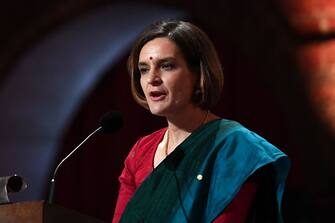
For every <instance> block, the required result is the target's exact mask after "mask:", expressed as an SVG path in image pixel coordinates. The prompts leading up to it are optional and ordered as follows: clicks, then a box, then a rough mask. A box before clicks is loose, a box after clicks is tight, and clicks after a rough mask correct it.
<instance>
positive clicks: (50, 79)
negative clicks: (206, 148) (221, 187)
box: [0, 0, 335, 223]
mask: <svg viewBox="0 0 335 223" xmlns="http://www.w3.org/2000/svg"><path fill="white" fill-rule="evenodd" d="M0 4H1V7H0V18H1V19H0V27H1V35H0V106H1V109H0V110H1V111H0V123H1V125H0V175H1V176H7V175H11V174H14V173H16V174H19V175H21V176H23V177H25V178H26V180H27V181H28V189H27V190H26V191H24V192H22V193H21V194H13V195H12V196H11V197H10V198H11V199H12V200H13V201H28V200H41V199H46V197H47V193H48V185H49V181H50V178H51V174H52V171H53V169H54V168H55V166H56V164H57V163H58V162H59V161H60V160H61V159H62V158H63V157H65V155H66V154H68V153H69V152H70V151H71V150H72V149H73V148H74V147H75V146H76V145H77V144H78V143H79V142H80V141H82V140H83V139H84V138H85V137H86V136H87V135H88V134H89V133H90V132H92V131H93V130H94V129H95V128H96V127H97V126H98V120H99V118H100V116H101V115H102V114H104V113H105V112H107V111H110V110H117V111H120V112H121V113H122V114H123V117H124V120H125V125H124V127H123V128H122V129H121V130H120V131H119V132H118V133H116V134H113V135H97V136H96V137H95V138H94V139H92V140H90V141H89V142H88V143H87V144H86V145H84V148H82V150H80V151H78V154H75V155H74V156H73V157H72V158H71V160H68V162H67V163H65V164H64V166H62V168H61V169H60V170H59V172H58V177H57V184H56V192H55V203H57V204H59V205H62V206H64V207H67V208H70V209H74V210H77V211H79V212H81V213H84V214H87V215H91V216H94V217H96V218H99V219H102V220H105V221H111V218H112V216H113V211H114V207H115V202H116V197H117V192H118V176H119V174H120V173H121V170H122V168H123V160H124V158H125V157H126V155H127V154H128V152H129V150H130V148H131V146H132V145H133V144H134V143H135V141H136V140H137V139H138V138H139V137H140V136H143V135H145V134H148V133H150V132H152V131H154V130H156V129H158V128H161V127H164V126H165V125H166V123H165V121H164V120H163V119H161V118H158V117H154V116H152V115H151V114H150V113H149V112H148V111H146V110H145V109H143V108H141V107H140V106H138V105H137V104H136V103H135V102H134V101H133V100H132V97H131V94H130V88H129V83H130V82H129V81H130V80H129V76H128V74H127V71H126V60H127V55H128V53H129V49H130V47H131V45H132V43H133V41H134V39H135V38H136V36H137V35H138V33H139V32H140V31H141V30H142V29H143V28H144V27H145V26H146V25H148V24H150V23H151V22H153V21H156V20H160V19H164V18H165V19H166V18H178V19H184V20H187V21H191V22H193V23H195V24H196V25H198V26H199V27H201V28H202V29H203V30H205V31H206V32H207V33H208V35H209V36H210V38H211V39H212V40H213V42H214V44H215V46H216V48H217V50H218V53H219V56H220V58H221V60H222V64H223V68H224V73H225V87H224V91H223V94H222V100H221V102H220V103H219V105H218V106H217V107H216V108H215V111H214V112H215V113H217V114H218V115H219V116H221V117H224V118H228V119H234V120H237V121H239V122H240V123H242V124H243V125H245V126H246V127H248V128H249V129H252V130H253V131H255V132H256V133H258V134H260V135H262V136H263V137H265V138H266V139H268V140H269V141H270V142H272V143H273V144H275V145H276V146H277V147H279V148H280V149H282V150H283V151H284V152H285V153H287V154H288V155H289V157H290V158H291V161H292V167H291V171H290V175H289V178H288V181H287V186H286V190H285V194H284V200H283V213H284V219H285V222H304V223H305V222H307V223H308V222H327V219H329V218H330V217H332V211H333V210H334V208H335V191H334V189H333V188H335V165H334V164H333V157H334V155H335V143H334V138H335V137H334V136H335V41H334V40H335V35H334V34H335V17H334V16H332V15H334V13H335V3H334V2H333V1H330V0H319V1H318V0H315V1H310V0H291V1H290V0H259V1H257V2H255V1H250V0H249V1H248V0H220V1H215V0H210V1H190V0H186V1H176V0H169V1H167V0H160V1H149V0H147V1H112V0H109V1H108V0H95V1H89V0H80V1H79V0H57V1H56V0H49V1H41V0H31V1H22V0H21V1H18V0H14V1H6V2H2V3H0ZM333 17H334V18H333Z"/></svg>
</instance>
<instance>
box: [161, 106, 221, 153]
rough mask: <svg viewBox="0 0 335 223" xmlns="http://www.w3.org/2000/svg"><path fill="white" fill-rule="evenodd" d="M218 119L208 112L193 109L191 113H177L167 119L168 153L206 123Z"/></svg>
mask: <svg viewBox="0 0 335 223" xmlns="http://www.w3.org/2000/svg"><path fill="white" fill-rule="evenodd" d="M216 118H218V117H217V116H215V115H213V114H211V113H210V112H209V111H208V110H202V109H200V108H194V109H192V111H187V112H184V113H182V112H179V113H178V115H175V116H170V117H167V121H168V138H169V140H168V149H167V150H168V152H169V153H170V152H171V151H173V150H174V148H175V147H177V146H178V145H179V144H180V143H181V142H183V141H184V140H185V139H186V138H187V137H188V136H189V135H190V134H191V133H192V132H193V131H194V130H196V129H197V128H199V127H201V126H202V125H204V124H205V123H206V122H208V121H210V120H213V119H216Z"/></svg>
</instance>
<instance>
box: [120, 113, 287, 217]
mask: <svg viewBox="0 0 335 223" xmlns="http://www.w3.org/2000/svg"><path fill="white" fill-rule="evenodd" d="M267 164H271V165H273V168H274V170H275V187H276V188H275V189H276V190H275V191H276V197H277V201H276V202H277V206H278V210H277V211H278V215H277V220H278V221H279V222H281V221H282V219H281V214H280V212H281V210H280V206H281V199H282V194H283V190H284V183H285V179H286V176H287V173H288V169H289V160H288V158H287V156H286V155H285V154H284V153H282V152H281V151H280V150H278V149H277V148H276V147H274V146H273V145H271V144H270V143H268V142H267V141H266V140H264V139H263V138H261V137H260V136H258V135H257V134H255V133H253V132H251V131H249V130H248V129H246V128H244V127H243V126H242V125H240V124H239V123H237V122H234V121H230V120H225V119H220V120H214V121H211V122H209V123H207V124H205V125H204V126H202V127H200V128H199V129H197V130H196V131H195V132H193V133H192V134H191V135H190V136H189V137H188V138H187V139H186V140H185V141H184V142H183V143H181V144H180V145H179V146H178V147H177V148H176V149H175V150H174V151H173V152H172V153H171V154H170V155H169V156H168V157H167V158H166V159H165V160H164V161H163V162H162V163H161V164H160V165H159V166H157V168H155V169H154V171H153V172H152V173H151V174H150V175H149V176H148V177H147V178H146V179H145V180H144V182H143V183H142V185H141V186H140V187H139V188H138V189H137V191H136V192H135V194H134V196H133V197H132V199H131V200H130V201H129V203H128V204H127V207H126V209H125V211H124V213H123V215H122V218H121V222H126V223H133V222H134V223H135V222H136V223H137V222H155V223H157V222H158V223H164V222H176V223H181V222H192V223H193V222H204V223H206V222H212V221H213V220H214V219H215V218H216V217H217V216H218V215H220V213H222V211H223V210H224V209H225V207H226V206H227V205H228V204H229V203H230V202H231V200H232V199H233V198H234V197H235V195H236V194H237V193H238V191H239V190H240V188H241V186H242V185H243V183H244V182H245V181H246V180H247V179H248V177H250V176H251V175H252V174H253V173H254V172H255V171H257V170H258V169H260V168H261V167H263V166H265V165H267Z"/></svg>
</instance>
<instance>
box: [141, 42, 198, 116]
mask: <svg viewBox="0 0 335 223" xmlns="http://www.w3.org/2000/svg"><path fill="white" fill-rule="evenodd" d="M138 68H139V70H140V73H141V77H140V82H141V87H142V89H143V92H144V95H145V97H146V100H147V103H148V106H149V109H150V111H151V113H152V114H155V115H160V116H166V117H167V116H170V115H175V114H178V113H180V112H187V111H188V110H189V109H191V108H194V105H193V104H192V102H191V99H192V94H193V90H194V85H195V79H196V78H195V75H194V74H193V73H192V72H191V71H190V70H189V68H188V66H187V63H186V61H185V59H184V56H183V54H182V52H181V51H180V50H179V48H178V47H177V45H176V44H175V43H174V42H173V41H171V40H169V39H167V38H156V39H153V40H151V41H149V42H147V43H146V44H145V45H144V46H143V48H142V49H141V51H140V55H139V62H138Z"/></svg>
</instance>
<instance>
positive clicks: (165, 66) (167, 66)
mask: <svg viewBox="0 0 335 223" xmlns="http://www.w3.org/2000/svg"><path fill="white" fill-rule="evenodd" d="M174 67H175V66H174V64H173V63H164V64H162V68H163V69H164V70H172V69H173V68H174Z"/></svg>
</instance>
